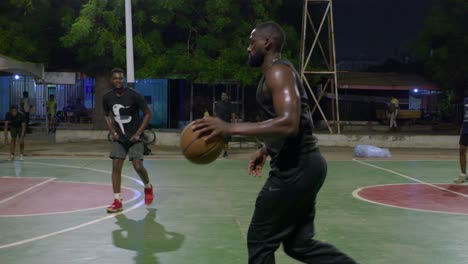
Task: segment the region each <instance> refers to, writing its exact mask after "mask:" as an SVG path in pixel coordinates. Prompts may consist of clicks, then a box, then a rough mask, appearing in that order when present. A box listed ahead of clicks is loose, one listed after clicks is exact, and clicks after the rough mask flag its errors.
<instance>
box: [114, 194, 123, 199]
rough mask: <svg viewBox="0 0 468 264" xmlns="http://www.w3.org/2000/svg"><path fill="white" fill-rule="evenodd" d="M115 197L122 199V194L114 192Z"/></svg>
mask: <svg viewBox="0 0 468 264" xmlns="http://www.w3.org/2000/svg"><path fill="white" fill-rule="evenodd" d="M114 198H115V199H117V200H119V201H122V197H121V196H120V193H114Z"/></svg>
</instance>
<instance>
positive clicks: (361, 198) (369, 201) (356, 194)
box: [353, 183, 468, 215]
mask: <svg viewBox="0 0 468 264" xmlns="http://www.w3.org/2000/svg"><path fill="white" fill-rule="evenodd" d="M406 184H419V183H393V184H380V185H371V186H366V187H361V188H359V189H356V190H354V191H353V197H354V198H356V199H359V200H362V201H364V202H368V203H371V204H376V205H381V206H387V207H393V208H398V209H405V210H411V211H418V212H426V213H439V214H450V215H468V214H467V213H454V212H446V211H437V210H427V209H417V208H411V207H402V206H398V205H391V204H386V203H380V202H376V201H373V200H369V199H366V198H364V197H362V196H361V195H359V192H360V191H362V190H364V189H368V188H372V187H380V186H392V185H406Z"/></svg>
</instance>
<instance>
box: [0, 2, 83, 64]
mask: <svg viewBox="0 0 468 264" xmlns="http://www.w3.org/2000/svg"><path fill="white" fill-rule="evenodd" d="M82 2H83V1H82V0H50V1H47V0H8V1H0V54H5V55H7V56H9V57H12V58H15V59H18V60H24V61H32V62H39V63H44V64H45V65H46V67H48V68H49V69H50V68H59V67H67V68H70V67H72V66H73V65H74V63H73V61H74V57H75V55H74V54H73V51H72V50H68V49H66V48H64V47H62V45H61V43H60V37H61V36H62V35H63V34H65V30H64V28H63V27H62V22H64V21H66V19H69V18H70V17H73V16H76V15H75V13H77V11H79V8H80V7H81V5H82Z"/></svg>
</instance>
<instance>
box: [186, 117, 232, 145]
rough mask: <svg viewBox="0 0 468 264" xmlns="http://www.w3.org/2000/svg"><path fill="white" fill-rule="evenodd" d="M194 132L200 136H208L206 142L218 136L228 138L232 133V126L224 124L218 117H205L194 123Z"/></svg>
mask: <svg viewBox="0 0 468 264" xmlns="http://www.w3.org/2000/svg"><path fill="white" fill-rule="evenodd" d="M193 132H196V133H197V134H198V135H199V136H200V135H203V134H205V133H206V134H208V136H207V137H206V138H205V140H206V141H210V139H212V138H214V137H216V136H226V135H229V134H230V133H231V132H230V124H229V123H226V122H224V121H223V120H221V119H219V118H217V117H205V118H202V119H198V120H195V121H194V127H193Z"/></svg>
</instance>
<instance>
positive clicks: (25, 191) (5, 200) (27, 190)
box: [0, 178, 55, 204]
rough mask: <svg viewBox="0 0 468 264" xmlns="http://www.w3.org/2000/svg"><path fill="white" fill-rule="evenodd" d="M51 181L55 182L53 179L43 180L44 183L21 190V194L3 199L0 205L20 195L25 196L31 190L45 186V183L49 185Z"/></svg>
mask: <svg viewBox="0 0 468 264" xmlns="http://www.w3.org/2000/svg"><path fill="white" fill-rule="evenodd" d="M53 180H55V178H50V179H48V180H45V181H43V182H40V183H38V184H36V185H33V186H31V187H29V188H27V189H25V190H23V191H21V192H19V193H17V194H14V195H12V196H10V197H8V198H5V199H3V200H1V201H0V204H2V203H5V202H8V201H10V200H12V199H15V198H16V197H18V196H20V195H23V194H25V193H27V192H29V191H31V190H34V189H35V188H37V187H39V186H42V185H44V184H47V183H49V182H51V181H53Z"/></svg>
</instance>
